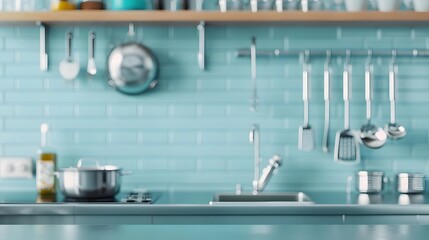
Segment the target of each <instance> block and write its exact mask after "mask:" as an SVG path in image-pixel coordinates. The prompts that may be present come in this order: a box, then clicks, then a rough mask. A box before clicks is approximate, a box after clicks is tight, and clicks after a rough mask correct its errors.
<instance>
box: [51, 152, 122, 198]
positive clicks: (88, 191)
mask: <svg viewBox="0 0 429 240" xmlns="http://www.w3.org/2000/svg"><path fill="white" fill-rule="evenodd" d="M82 163H83V161H82V160H79V162H78V166H77V167H69V168H63V169H60V170H59V171H57V172H56V173H55V174H56V176H57V178H58V183H59V187H60V190H61V193H62V194H63V195H64V196H65V197H67V198H78V199H82V198H85V199H100V198H113V197H114V196H115V195H116V194H117V193H118V192H119V191H120V188H121V176H122V175H125V174H124V173H122V169H121V168H119V167H117V166H111V165H106V166H100V165H99V164H98V163H97V164H96V166H82Z"/></svg>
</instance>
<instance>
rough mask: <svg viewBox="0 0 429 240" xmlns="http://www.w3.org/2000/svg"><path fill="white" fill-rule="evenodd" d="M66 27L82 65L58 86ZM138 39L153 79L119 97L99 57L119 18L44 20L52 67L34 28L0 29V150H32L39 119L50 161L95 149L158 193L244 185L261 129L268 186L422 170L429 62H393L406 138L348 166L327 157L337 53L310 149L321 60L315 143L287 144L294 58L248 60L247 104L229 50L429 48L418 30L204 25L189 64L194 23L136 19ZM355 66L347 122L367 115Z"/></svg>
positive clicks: (70, 160) (380, 110)
mask: <svg viewBox="0 0 429 240" xmlns="http://www.w3.org/2000/svg"><path fill="white" fill-rule="evenodd" d="M69 30H70V31H73V33H74V40H73V51H74V56H75V57H76V59H78V60H79V62H80V65H81V74H80V75H79V78H78V79H76V80H75V81H71V82H67V81H65V80H63V79H61V77H60V75H59V73H58V65H59V61H61V60H62V59H63V58H64V57H65V51H64V37H65V32H66V31H69ZM90 30H95V31H96V34H97V40H96V63H97V67H98V69H99V74H98V75H97V76H96V77H94V78H88V77H87V74H86V72H85V70H86V64H87V36H88V32H89V31H90ZM136 31H137V38H138V39H139V40H140V41H142V42H143V43H144V44H146V45H147V46H148V47H150V48H152V49H153V51H154V52H155V54H156V55H157V56H158V58H159V61H160V63H161V73H160V79H159V86H157V88H156V89H154V90H153V91H151V92H147V93H145V94H143V95H140V96H133V97H132V96H125V95H122V94H120V93H118V92H116V91H115V90H113V89H112V88H110V87H109V86H108V85H107V83H106V78H105V65H106V61H105V58H106V56H107V54H108V52H109V50H110V49H111V47H112V44H117V43H120V42H123V41H125V39H126V32H127V28H126V27H102V26H97V27H91V26H84V27H73V26H66V27H60V26H52V27H50V28H49V36H48V40H49V46H48V53H49V57H50V70H49V71H48V72H46V73H45V72H40V70H39V49H38V45H39V43H38V40H39V36H38V34H39V31H38V28H36V27H29V26H13V27H6V26H2V27H0V154H1V155H3V156H31V157H33V158H35V157H36V149H37V148H38V145H39V138H40V136H39V128H40V124H41V123H42V122H47V123H49V124H50V125H51V129H52V132H51V135H50V139H49V142H50V143H51V145H52V146H53V147H55V148H56V149H57V151H58V162H59V166H60V167H67V166H70V165H74V164H76V163H77V160H78V159H79V158H80V157H95V158H99V159H100V160H101V162H102V163H104V164H115V165H119V166H122V167H124V168H125V169H127V170H132V171H133V172H134V174H133V175H132V176H127V177H124V184H125V185H126V186H127V188H146V189H160V190H170V191H174V190H183V189H186V190H192V189H193V190H198V189H212V190H230V191H232V190H234V189H235V185H236V184H237V183H240V184H242V185H243V187H244V188H245V190H250V188H251V180H252V175H253V156H252V153H253V146H252V145H251V144H249V140H248V132H249V130H250V127H251V125H252V124H254V123H257V124H259V125H260V128H261V155H262V158H263V162H262V165H265V164H266V161H267V160H268V159H269V158H270V157H271V156H272V155H273V154H275V153H279V154H281V155H283V157H284V164H283V166H282V167H281V168H280V169H279V172H278V175H276V176H274V178H273V179H272V181H271V182H270V184H269V185H268V187H267V189H268V190H301V191H306V190H344V189H345V186H346V179H347V176H349V175H352V174H354V172H355V171H356V170H358V169H363V168H364V169H379V170H382V171H385V172H386V173H387V174H388V175H389V174H390V175H391V174H394V173H396V172H399V171H422V172H424V173H426V174H429V161H428V159H429V150H428V144H429V127H428V126H429V111H428V105H427V103H428V101H429V100H428V99H429V98H428V97H427V96H428V91H429V81H427V79H428V78H429V69H428V68H427V66H428V64H429V59H413V58H399V59H398V61H399V75H398V76H399V79H398V107H397V113H398V116H397V117H398V121H399V122H401V123H402V124H404V125H405V126H406V127H407V130H408V135H407V137H406V138H405V139H403V140H400V141H395V142H392V141H390V142H389V143H388V144H387V145H386V146H385V147H384V148H382V149H379V150H370V149H367V148H365V147H362V158H363V159H362V162H361V164H359V165H340V164H337V163H335V162H334V160H333V155H332V149H333V145H334V136H335V133H336V131H337V130H338V129H342V128H343V111H344V107H343V104H342V69H343V61H344V56H336V57H334V58H333V62H332V63H333V80H332V99H331V117H332V119H331V126H332V129H331V131H330V134H331V139H330V148H331V153H330V154H325V153H323V152H322V148H321V142H322V139H321V138H322V129H323V123H324V122H323V120H324V108H323V106H324V105H323V63H324V59H323V58H315V59H311V72H312V73H311V80H312V83H311V102H310V122H311V124H312V126H313V128H314V129H315V135H316V144H317V146H316V150H315V151H313V152H300V151H298V149H297V140H298V126H300V125H301V124H302V121H303V119H302V118H303V109H302V107H303V104H302V82H301V74H302V66H301V62H300V59H298V58H258V66H257V75H258V90H259V91H258V94H259V97H260V101H261V102H260V109H259V111H258V112H256V113H253V112H250V111H249V110H248V104H249V102H248V101H249V97H250V95H251V82H250V61H249V59H246V58H236V57H235V53H234V52H235V50H236V49H237V48H247V47H249V44H250V37H251V36H256V37H257V46H258V47H259V48H263V49H267V48H280V49H297V48H310V49H311V48H313V49H321V48H322V49H325V48H332V49H335V48H351V49H356V48H374V49H391V48H399V49H404V48H429V44H428V43H429V28H362V27H346V28H342V27H321V28H315V27H280V26H265V27H211V26H208V28H207V30H206V31H207V32H206V36H207V49H206V54H207V56H206V60H207V70H206V71H205V72H201V71H200V70H199V69H198V65H197V51H198V45H197V43H198V41H197V36H198V34H197V30H196V29H195V28H194V27H167V26H165V27H152V26H151V27H149V26H136ZM364 61H365V58H362V57H353V58H352V64H353V71H352V79H353V80H352V81H353V84H352V85H353V94H352V100H351V116H352V119H351V125H352V127H353V128H354V129H359V128H360V126H361V125H362V124H364V122H365V100H364V81H363V78H364ZM389 61H390V59H389V58H380V57H375V58H374V64H375V68H374V69H375V72H374V102H373V122H374V123H376V124H378V125H384V124H385V123H387V122H388V121H389V114H390V113H389V101H388V79H387V76H388V75H387V74H388V67H387V66H388V64H389ZM0 186H2V187H3V186H4V187H8V188H12V187H13V186H16V187H19V188H23V187H28V188H33V187H34V180H31V181H16V182H15V181H10V180H1V181H0Z"/></svg>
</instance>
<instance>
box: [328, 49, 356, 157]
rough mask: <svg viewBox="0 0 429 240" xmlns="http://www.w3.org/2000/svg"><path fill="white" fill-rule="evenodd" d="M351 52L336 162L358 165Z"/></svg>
mask: <svg viewBox="0 0 429 240" xmlns="http://www.w3.org/2000/svg"><path fill="white" fill-rule="evenodd" d="M350 55H351V52H350V50H347V57H346V63H345V64H344V71H343V98H344V130H342V131H341V130H340V131H338V132H337V134H336V136H335V149H334V160H335V161H336V162H340V163H348V164H357V163H359V162H360V147H359V142H358V138H357V137H356V136H355V134H354V133H353V131H352V130H351V129H350Z"/></svg>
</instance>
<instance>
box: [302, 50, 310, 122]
mask: <svg viewBox="0 0 429 240" xmlns="http://www.w3.org/2000/svg"><path fill="white" fill-rule="evenodd" d="M309 65H310V51H308V50H306V51H305V53H304V65H303V71H302V100H303V101H304V127H308V123H309V111H310V109H309V108H310V106H309V100H310V96H309V95H310V91H309V89H310V72H309Z"/></svg>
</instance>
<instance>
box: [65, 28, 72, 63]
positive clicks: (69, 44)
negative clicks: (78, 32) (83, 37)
mask: <svg viewBox="0 0 429 240" xmlns="http://www.w3.org/2000/svg"><path fill="white" fill-rule="evenodd" d="M72 38H73V33H72V32H70V31H68V32H67V33H66V55H67V59H68V61H71V59H72V52H71V51H72V50H71V48H72Z"/></svg>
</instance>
